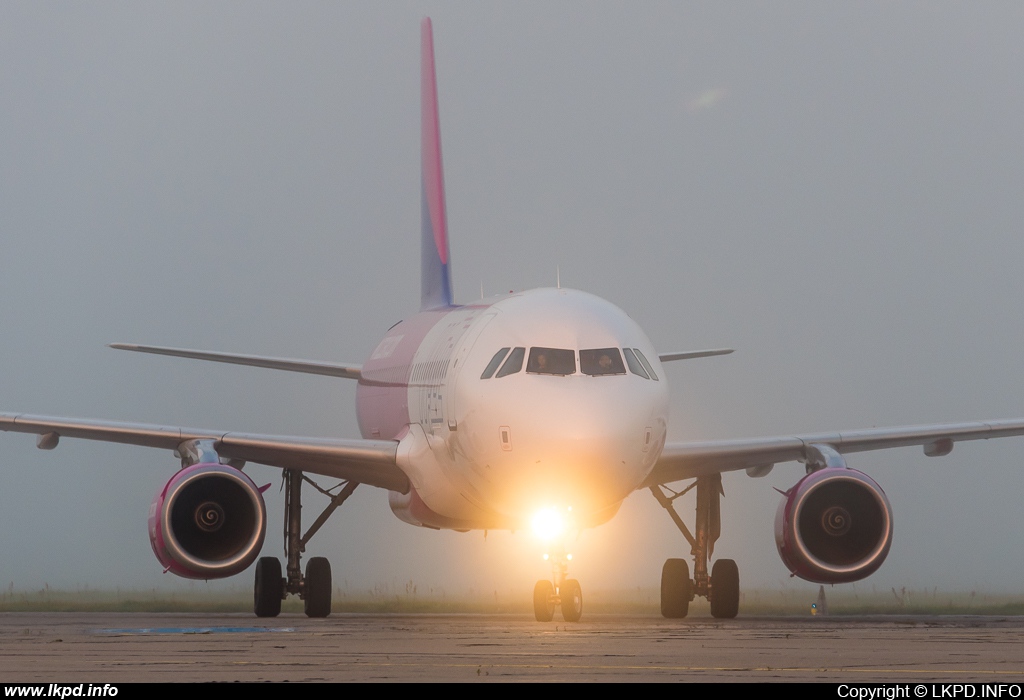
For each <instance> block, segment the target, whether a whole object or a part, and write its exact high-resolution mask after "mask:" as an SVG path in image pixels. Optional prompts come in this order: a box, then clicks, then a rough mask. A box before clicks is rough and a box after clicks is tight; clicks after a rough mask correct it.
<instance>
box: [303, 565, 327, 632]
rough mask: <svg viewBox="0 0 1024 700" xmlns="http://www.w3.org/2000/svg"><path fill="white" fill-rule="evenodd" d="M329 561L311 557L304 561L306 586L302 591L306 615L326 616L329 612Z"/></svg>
mask: <svg viewBox="0 0 1024 700" xmlns="http://www.w3.org/2000/svg"><path fill="white" fill-rule="evenodd" d="M331 586H332V583H331V562H329V561H327V559H325V558H324V557H312V558H311V559H310V560H309V561H308V562H306V587H305V590H304V591H303V593H304V594H305V595H304V597H303V602H304V607H305V610H306V617H327V616H328V615H330V614H331Z"/></svg>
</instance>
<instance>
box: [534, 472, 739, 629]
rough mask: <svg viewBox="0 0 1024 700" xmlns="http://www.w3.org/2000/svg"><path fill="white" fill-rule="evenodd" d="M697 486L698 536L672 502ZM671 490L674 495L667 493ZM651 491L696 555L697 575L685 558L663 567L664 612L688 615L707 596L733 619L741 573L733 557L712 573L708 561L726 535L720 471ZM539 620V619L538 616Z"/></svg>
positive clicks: (718, 613)
mask: <svg viewBox="0 0 1024 700" xmlns="http://www.w3.org/2000/svg"><path fill="white" fill-rule="evenodd" d="M694 487H696V488H697V517H696V526H695V530H696V533H697V534H696V535H693V534H691V532H690V530H689V528H687V527H686V523H684V522H683V519H682V518H680V517H679V514H678V513H676V510H675V507H674V506H673V505H672V502H673V501H675V499H677V498H679V497H680V496H682V495H683V494H685V493H688V492H689V491H690V490H691V489H693V488H694ZM666 491H668V492H669V493H670V494H671V495H668V494H666ZM651 493H653V494H654V497H655V498H656V499H658V503H660V504H661V506H662V507H663V508H664V509H665V510H667V511H668V514H669V516H670V517H671V518H672V522H674V523H675V524H676V527H678V528H679V531H680V532H682V533H683V537H685V538H686V541H687V542H689V543H690V554H692V555H693V578H692V579H691V578H690V569H689V567H688V566H687V564H686V560H685V559H669V560H668V561H666V562H665V566H664V567H662V570H661V614H662V615H663V616H664V617H668V618H680V617H686V613H687V612H689V609H690V601H691V600H693V599H694V598H695V597H697V596H703V597H705V598H707V599H708V602H710V603H711V615H712V616H714V617H719V618H733V617H736V614H737V613H738V612H739V609H740V572H739V568H738V567H737V566H736V562H734V561H733V560H732V559H719V560H718V561H716V562H715V565H714V566H713V567H712V568H711V575H710V576H709V575H708V560H709V559H710V558H711V554H712V553H713V552H714V549H715V542H716V541H717V540H718V537H719V535H721V534H722V517H721V510H720V505H721V498H722V496H723V495H724V493H723V491H722V477H721V475H719V474H715V475H712V476H701V477H698V478H697V480H696V481H695V482H694V483H693V484H690V485H689V486H688V487H686V488H685V489H683V490H682V491H680V492H678V493H676V492H673V491H671V490H670V489H668V488H667V487H665V486H652V487H651ZM538 619H539V618H538Z"/></svg>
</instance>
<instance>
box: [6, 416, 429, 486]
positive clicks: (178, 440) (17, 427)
mask: <svg viewBox="0 0 1024 700" xmlns="http://www.w3.org/2000/svg"><path fill="white" fill-rule="evenodd" d="M0 430H4V431H12V432H18V433H33V434H36V435H39V436H40V438H39V440H38V441H37V443H36V444H37V445H38V446H39V447H40V448H43V449H50V448H52V447H55V446H56V444H57V441H58V440H59V438H60V437H69V438H84V439H86V440H101V441H104V442H120V443H124V444H127V445H140V446H143V447H158V448H162V449H167V450H178V449H179V447H181V446H182V444H183V443H185V442H188V441H191V440H209V441H211V442H212V443H213V447H214V449H215V450H216V451H217V454H218V455H219V456H220V457H221V458H223V459H225V460H228V459H231V460H244V461H246V462H255V463H257V464H265V465H267V466H271V467H280V468H282V469H298V470H301V471H304V472H309V473H310V474H320V475H322V476H329V477H334V478H338V479H349V480H351V481H355V482H359V483H361V484H368V485H370V486H378V487H380V488H385V489H389V490H392V491H400V492H402V493H405V492H408V490H409V479H408V478H407V477H406V476H405V473H404V472H403V471H402V470H401V469H399V467H398V464H397V462H396V456H397V453H398V443H397V442H395V441H393V440H344V439H336V438H310V437H295V436H282V435H258V434H252V433H228V432H221V431H215V430H197V429H193V428H175V427H169V426H162V425H148V424H145V423H122V422H119V421H108V420H87V419H81V418H57V417H53V416H33V415H28V414H19V413H0Z"/></svg>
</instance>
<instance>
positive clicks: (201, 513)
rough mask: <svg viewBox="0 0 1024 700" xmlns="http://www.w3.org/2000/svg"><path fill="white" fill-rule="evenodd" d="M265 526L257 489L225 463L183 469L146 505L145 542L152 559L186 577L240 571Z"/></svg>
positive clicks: (253, 555)
mask: <svg viewBox="0 0 1024 700" xmlns="http://www.w3.org/2000/svg"><path fill="white" fill-rule="evenodd" d="M266 531H267V510H266V507H265V506H264V504H263V494H262V493H261V492H260V489H259V488H257V486H256V484H254V483H253V482H252V480H251V479H249V477H247V476H246V475H245V474H243V473H242V472H241V471H240V470H238V469H235V468H234V467H229V466H227V465H225V464H194V465H192V466H190V467H186V468H185V469H182V470H181V471H179V472H178V473H177V474H175V475H174V476H173V477H171V479H170V480H169V481H168V482H167V483H166V484H165V485H164V487H163V488H162V489H161V490H160V493H158V494H157V496H156V498H154V499H153V504H152V505H151V506H150V508H149V541H150V544H152V545H153V552H154V553H155V554H156V558H157V559H159V560H160V563H161V564H163V565H164V567H165V568H166V569H167V570H168V571H171V572H172V573H175V574H177V575H178V576H183V577H185V578H198V579H212V578H223V577H225V576H233V575H234V574H237V573H239V572H240V571H242V570H244V569H245V568H246V567H248V566H249V564H251V563H252V562H253V561H254V560H255V559H256V557H257V556H258V555H259V553H260V549H261V548H262V547H263V537H264V535H266Z"/></svg>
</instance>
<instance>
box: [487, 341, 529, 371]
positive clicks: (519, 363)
mask: <svg viewBox="0 0 1024 700" xmlns="http://www.w3.org/2000/svg"><path fill="white" fill-rule="evenodd" d="M524 357H526V348H515V349H514V350H512V352H510V353H509V354H508V359H507V360H505V364H503V365H502V366H501V369H499V370H498V374H497V375H495V378H499V377H507V376H508V375H510V374H515V373H516V372H518V371H519V370H521V369H522V368H523V358H524ZM492 361H493V360H492Z"/></svg>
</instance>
